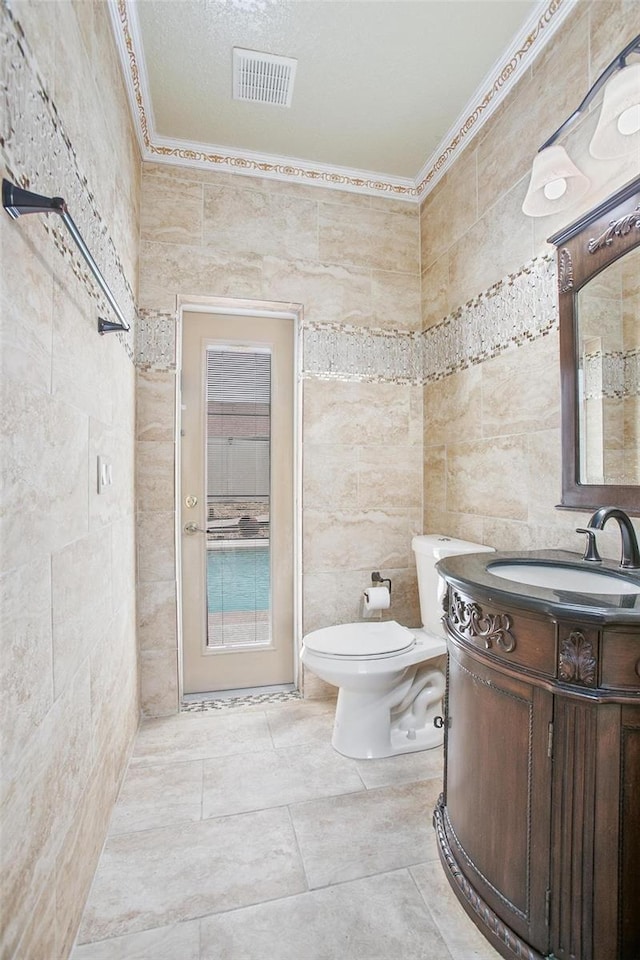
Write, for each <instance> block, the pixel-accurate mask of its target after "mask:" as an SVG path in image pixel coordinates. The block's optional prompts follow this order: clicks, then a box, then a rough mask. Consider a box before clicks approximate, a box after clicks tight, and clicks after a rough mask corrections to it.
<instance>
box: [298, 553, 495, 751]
mask: <svg viewBox="0 0 640 960" xmlns="http://www.w3.org/2000/svg"><path fill="white" fill-rule="evenodd" d="M411 546H412V547H413V550H414V552H415V555H416V566H417V571H418V592H419V595H420V615H421V617H422V623H423V626H422V628H418V629H411V630H408V629H407V628H406V627H402V626H400V624H399V623H396V621H395V620H387V621H385V622H383V621H368V622H364V623H342V624H339V625H337V626H334V627H324V628H323V629H322V630H314V631H313V633H308V634H307V636H306V637H305V638H304V641H303V645H302V655H301V659H302V662H303V664H304V665H305V667H306V669H307V670H310V671H311V673H314V674H315V675H316V676H317V677H319V678H320V679H321V680H325V681H326V682H327V683H331V684H333V685H334V686H336V687H338V688H339V691H338V702H337V705H336V718H335V724H334V728H333V737H332V740H331V743H332V744H333V746H334V748H335V749H336V750H337V751H338V753H341V754H343V755H344V756H345V757H355V758H358V759H366V758H373V757H391V756H395V755H396V754H399V753H412V752H414V751H416V750H427V749H429V748H430V747H437V746H439V745H440V744H441V743H442V739H443V730H442V727H441V726H440V727H436V726H435V725H434V722H433V721H434V718H435V717H436V716H437V715H438V714H439V713H440V711H441V702H442V696H443V694H444V687H445V678H444V673H443V672H442V670H441V669H439V665H438V663H437V658H438V657H441V656H442V654H445V653H446V652H447V644H446V639H445V633H444V628H443V626H442V622H441V620H442V612H443V611H442V598H443V596H444V581H443V580H442V579H441V578H440V577H439V575H438V572H437V570H436V566H435V565H436V563H437V562H438V560H441V559H442V558H443V557H450V556H453V555H455V554H460V553H481V552H483V553H486V552H493V547H485V546H482V544H479V543H471V542H470V541H468V540H456V539H454V538H452V537H444V536H440V535H438V534H427V535H424V536H421V537H414V538H413V540H412V542H411ZM434 661H436V662H434Z"/></svg>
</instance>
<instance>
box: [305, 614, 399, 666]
mask: <svg viewBox="0 0 640 960" xmlns="http://www.w3.org/2000/svg"><path fill="white" fill-rule="evenodd" d="M415 642H416V638H415V637H414V635H413V634H412V633H411V632H410V631H409V630H407V628H406V627H403V626H401V625H400V624H399V623H397V622H396V621H395V620H385V621H384V622H382V621H381V622H376V623H341V624H338V625H336V626H333V627H324V628H323V629H321V630H314V631H313V632H312V633H308V634H307V635H306V637H305V638H304V645H305V647H307V649H308V650H310V651H311V652H313V653H314V654H316V656H318V657H331V658H333V659H338V660H383V659H385V658H387V657H395V656H398V655H399V654H401V653H406V652H407V651H408V650H411V648H412V647H413V646H415Z"/></svg>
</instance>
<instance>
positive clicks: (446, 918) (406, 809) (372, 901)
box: [72, 700, 498, 960]
mask: <svg viewBox="0 0 640 960" xmlns="http://www.w3.org/2000/svg"><path fill="white" fill-rule="evenodd" d="M333 711H334V705H333V703H319V702H317V701H300V700H297V701H296V700H291V701H285V702H280V703H267V704H265V703H260V702H258V703H256V704H252V705H244V706H240V707H235V708H230V709H228V710H226V711H221V710H215V711H211V712H206V713H205V712H202V713H198V714H195V713H182V714H180V715H178V716H176V717H169V718H164V719H160V720H148V721H145V722H144V723H143V725H142V727H141V729H140V731H139V733H138V737H137V741H136V745H135V748H134V753H133V758H132V760H131V763H130V766H129V770H128V772H127V775H126V778H125V781H124V784H123V787H122V791H121V794H120V798H119V800H118V803H117V805H116V808H115V810H114V813H113V817H112V820H111V825H110V830H109V836H108V838H107V842H106V844H105V847H104V851H103V853H102V857H101V859H100V863H99V865H98V870H97V873H96V876H95V879H94V883H93V887H92V889H91V893H90V895H89V899H88V902H87V905H86V908H85V912H84V917H83V920H82V924H81V928H80V932H79V936H78V945H77V946H76V948H75V950H74V952H73V955H72V960H495V958H498V954H497V953H496V952H495V951H494V950H493V949H492V948H491V947H490V946H489V945H488V944H487V942H486V941H485V940H484V939H483V938H482V937H481V936H480V934H479V933H478V932H477V931H476V929H475V927H474V926H473V924H472V923H471V921H470V920H469V919H468V918H467V916H466V914H465V913H464V911H463V910H462V908H461V907H460V905H459V904H458V902H457V900H456V899H455V897H454V895H453V894H452V893H451V891H450V889H449V886H448V883H447V881H446V880H445V878H444V875H443V873H442V870H441V867H440V862H439V860H438V856H437V852H436V845H435V838H434V834H433V829H432V826H431V811H432V809H433V806H434V804H435V801H436V799H437V796H438V794H439V793H440V789H441V767H442V757H441V751H439V750H432V751H426V752H423V753H414V754H408V755H406V756H403V757H393V758H389V759H386V760H363V761H360V760H349V759H347V758H345V757H341V756H340V755H339V754H337V753H335V751H333V750H332V748H331V746H330V739H331V727H332V720H333Z"/></svg>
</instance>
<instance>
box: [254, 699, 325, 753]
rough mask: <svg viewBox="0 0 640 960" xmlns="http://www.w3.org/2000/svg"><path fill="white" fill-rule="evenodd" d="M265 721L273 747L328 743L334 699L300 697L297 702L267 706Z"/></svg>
mask: <svg viewBox="0 0 640 960" xmlns="http://www.w3.org/2000/svg"><path fill="white" fill-rule="evenodd" d="M265 712H266V715H267V721H268V723H269V729H270V730H271V736H272V737H273V743H274V745H275V746H276V747H293V746H296V745H297V744H300V743H310V742H317V743H331V735H332V733H333V720H334V717H335V713H336V703H335V700H303V701H301V702H300V703H296V704H293V703H292V704H287V705H286V706H280V707H270V708H268V709H266V711H265Z"/></svg>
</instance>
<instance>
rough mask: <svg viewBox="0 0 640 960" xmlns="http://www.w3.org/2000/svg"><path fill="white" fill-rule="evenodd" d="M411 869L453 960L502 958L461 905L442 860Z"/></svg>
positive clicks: (498, 959)
mask: <svg viewBox="0 0 640 960" xmlns="http://www.w3.org/2000/svg"><path fill="white" fill-rule="evenodd" d="M410 872H411V875H412V876H413V879H414V880H415V882H416V884H417V887H418V889H419V890H420V892H421V893H422V896H423V897H424V901H425V903H426V904H427V907H428V909H429V912H430V913H431V915H432V917H433V919H434V920H435V922H436V924H437V926H438V930H439V931H440V933H441V935H442V937H443V939H444V941H445V943H446V944H447V947H448V948H449V952H450V954H451V956H452V957H453V960H500V954H499V953H498V952H497V951H496V950H494V949H493V947H492V946H491V944H490V943H489V942H488V941H487V940H485V938H484V937H483V936H482V934H481V933H480V931H479V930H478V929H477V927H476V926H475V924H474V923H473V922H472V921H471V920H470V919H469V917H468V916H467V914H466V913H465V911H464V909H463V908H462V906H461V905H460V903H459V901H458V898H457V897H456V895H455V894H454V892H453V890H452V889H451V886H450V885H449V881H448V880H447V878H446V876H445V874H444V870H443V868H442V866H441V864H440V861H439V860H436V861H435V862H433V863H420V864H417V865H416V866H413V867H411V870H410Z"/></svg>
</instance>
